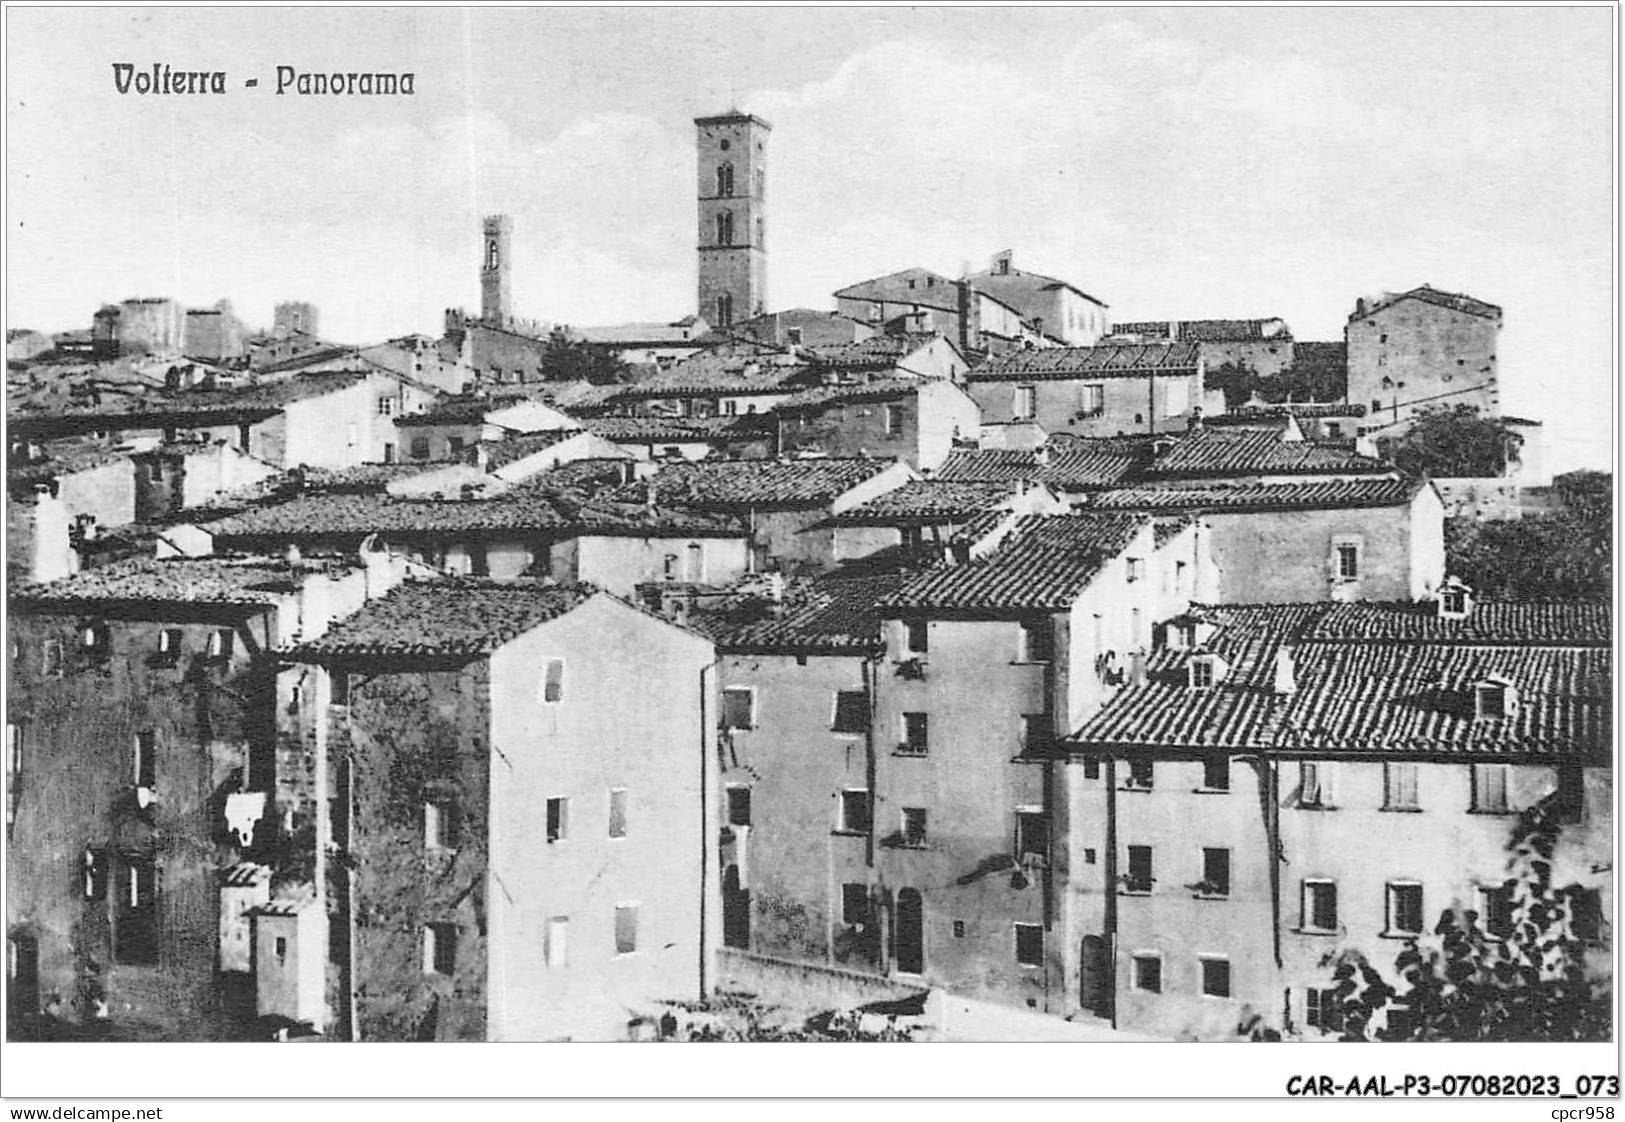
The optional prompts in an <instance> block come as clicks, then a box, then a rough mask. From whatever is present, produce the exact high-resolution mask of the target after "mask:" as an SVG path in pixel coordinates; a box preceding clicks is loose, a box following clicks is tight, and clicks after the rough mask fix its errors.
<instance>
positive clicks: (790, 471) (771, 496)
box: [614, 458, 896, 510]
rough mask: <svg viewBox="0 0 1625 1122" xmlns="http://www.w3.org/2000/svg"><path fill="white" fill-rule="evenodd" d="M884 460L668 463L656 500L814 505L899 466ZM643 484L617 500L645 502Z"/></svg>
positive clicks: (731, 506)
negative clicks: (894, 466)
mask: <svg viewBox="0 0 1625 1122" xmlns="http://www.w3.org/2000/svg"><path fill="white" fill-rule="evenodd" d="M895 463H896V461H895V460H879V459H833V458H831V459H824V458H809V459H775V460H703V461H699V462H695V463H680V464H668V465H667V466H666V467H664V468H662V469H661V470H660V471H659V472H658V473H657V474H656V475H654V476H652V477H651V480H652V482H653V485H654V488H655V495H656V500H657V502H658V503H659V504H661V505H666V504H675V505H682V506H687V507H691V508H693V509H695V510H737V509H740V508H743V507H748V506H758V507H814V506H823V505H824V504H826V503H828V502H830V501H831V500H833V499H835V498H836V497H837V496H839V495H843V494H845V493H846V492H848V491H850V490H852V488H854V487H856V486H857V485H858V484H860V483H863V482H866V481H867V480H870V479H873V478H874V477H875V476H877V475H879V474H880V473H881V472H883V471H886V470H887V469H889V468H891V467H892V466H893V464H895ZM647 482H649V481H644V480H640V481H638V482H635V483H629V484H627V485H625V486H624V487H622V488H620V489H619V490H618V491H617V492H616V493H615V495H614V497H615V498H616V499H620V500H622V501H627V502H642V501H643V498H644V494H645V491H644V487H645V484H646V483H647Z"/></svg>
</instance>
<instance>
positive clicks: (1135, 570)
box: [1125, 557, 1145, 584]
mask: <svg viewBox="0 0 1625 1122" xmlns="http://www.w3.org/2000/svg"><path fill="white" fill-rule="evenodd" d="M1125 564H1126V565H1127V567H1128V582H1129V583H1130V584H1133V583H1134V582H1135V581H1137V580H1142V579H1144V577H1145V560H1144V559H1143V558H1140V557H1130V558H1127V559H1126V561H1125Z"/></svg>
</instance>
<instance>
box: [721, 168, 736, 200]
mask: <svg viewBox="0 0 1625 1122" xmlns="http://www.w3.org/2000/svg"><path fill="white" fill-rule="evenodd" d="M733 193H734V166H733V165H732V164H718V165H717V194H719V195H722V196H724V197H726V196H728V195H732V194H733Z"/></svg>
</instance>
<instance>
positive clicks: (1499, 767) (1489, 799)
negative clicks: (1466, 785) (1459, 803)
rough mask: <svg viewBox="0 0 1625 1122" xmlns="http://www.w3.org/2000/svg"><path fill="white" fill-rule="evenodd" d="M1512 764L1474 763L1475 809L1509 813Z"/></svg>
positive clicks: (1490, 812) (1492, 812)
mask: <svg viewBox="0 0 1625 1122" xmlns="http://www.w3.org/2000/svg"><path fill="white" fill-rule="evenodd" d="M1511 771H1512V765H1511V764H1474V765H1473V809H1474V810H1475V811H1477V812H1478V813H1480V814H1507V813H1509V812H1510V811H1511V809H1512V807H1511V805H1510V804H1509V803H1508V801H1507V777H1508V776H1509V775H1510V773H1511Z"/></svg>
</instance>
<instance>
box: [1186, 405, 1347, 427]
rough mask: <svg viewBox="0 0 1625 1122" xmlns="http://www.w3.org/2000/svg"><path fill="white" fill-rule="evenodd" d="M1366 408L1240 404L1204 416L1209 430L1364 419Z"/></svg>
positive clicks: (1203, 420)
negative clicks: (1296, 421) (1306, 419)
mask: <svg viewBox="0 0 1625 1122" xmlns="http://www.w3.org/2000/svg"><path fill="white" fill-rule="evenodd" d="M1365 414H1366V407H1365V406H1363V405H1347V404H1344V403H1343V402H1338V401H1300V402H1291V403H1288V402H1280V403H1276V404H1269V405H1243V406H1241V407H1240V408H1237V409H1232V410H1230V411H1229V412H1228V413H1215V414H1213V415H1212V416H1208V417H1203V418H1202V423H1203V424H1204V425H1206V426H1207V427H1209V428H1214V427H1219V426H1229V425H1257V424H1260V423H1262V422H1269V421H1274V422H1277V423H1278V425H1279V424H1284V423H1285V421H1286V419H1287V418H1288V417H1364V416H1365Z"/></svg>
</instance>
